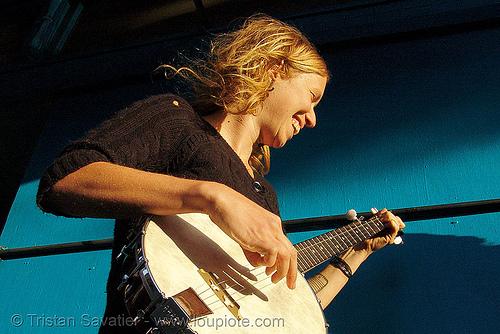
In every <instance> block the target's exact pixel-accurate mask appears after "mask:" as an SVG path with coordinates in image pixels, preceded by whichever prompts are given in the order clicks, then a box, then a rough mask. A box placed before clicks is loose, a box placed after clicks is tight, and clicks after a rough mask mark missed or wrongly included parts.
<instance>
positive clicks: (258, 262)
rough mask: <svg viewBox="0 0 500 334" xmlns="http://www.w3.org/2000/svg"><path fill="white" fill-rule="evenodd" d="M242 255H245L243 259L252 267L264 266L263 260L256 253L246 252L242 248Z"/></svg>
mask: <svg viewBox="0 0 500 334" xmlns="http://www.w3.org/2000/svg"><path fill="white" fill-rule="evenodd" d="M242 249H243V253H244V254H245V257H246V258H247V260H248V262H250V264H251V265H252V266H254V267H260V266H262V265H264V263H263V262H264V260H263V259H262V255H260V254H259V253H258V252H252V251H249V250H246V249H244V248H242Z"/></svg>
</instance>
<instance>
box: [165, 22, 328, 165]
mask: <svg viewBox="0 0 500 334" xmlns="http://www.w3.org/2000/svg"><path fill="white" fill-rule="evenodd" d="M160 68H162V69H166V68H169V69H172V70H174V72H175V74H181V75H182V76H183V77H184V78H187V79H189V80H190V81H191V83H192V85H193V87H194V89H195V92H196V102H195V103H194V107H195V109H196V110H197V111H198V112H199V113H200V114H202V115H207V114H211V113H213V112H215V111H217V110H220V109H223V110H225V111H226V112H228V113H234V114H242V113H243V114H245V113H248V114H255V112H256V110H257V107H258V106H259V104H260V103H262V101H264V100H265V99H266V97H267V96H268V94H269V90H270V89H271V85H272V77H271V76H270V75H269V71H270V70H271V69H273V70H275V71H277V72H279V73H280V75H282V76H285V77H286V76H289V77H290V76H293V74H294V72H306V73H315V74H319V75H321V76H323V77H326V78H327V79H328V78H329V73H328V70H327V67H326V63H325V61H324V60H323V59H322V58H321V56H320V55H319V53H318V51H317V50H316V49H315V48H314V46H313V45H312V44H311V43H310V42H309V41H308V40H307V38H306V37H305V36H304V35H303V34H302V33H301V32H300V31H299V30H298V29H296V28H295V27H292V26H290V25H288V24H286V23H284V22H282V21H279V20H276V19H274V18H271V17H269V16H266V15H263V14H257V15H254V16H251V17H250V18H248V19H247V20H246V21H245V22H244V24H243V25H242V27H241V28H240V29H237V30H235V31H232V32H229V33H224V34H220V35H217V36H216V37H215V38H214V39H213V40H212V42H211V45H210V50H209V52H208V53H207V58H206V59H199V60H197V61H196V62H194V63H193V64H192V65H191V66H189V67H181V68H179V69H176V68H174V67H172V66H170V65H163V66H160ZM249 163H250V165H251V166H252V168H253V169H254V171H256V172H259V173H261V174H266V173H267V172H268V171H269V166H270V150H269V147H267V146H266V145H262V144H257V145H255V147H254V151H253V153H252V156H251V157H250V161H249Z"/></svg>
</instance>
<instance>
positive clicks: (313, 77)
mask: <svg viewBox="0 0 500 334" xmlns="http://www.w3.org/2000/svg"><path fill="white" fill-rule="evenodd" d="M273 79H274V82H273V85H272V90H271V91H270V92H269V96H268V97H267V98H266V99H265V100H264V102H263V104H262V111H261V113H260V114H259V116H258V117H259V122H260V135H259V143H262V144H266V145H269V146H272V147H275V148H279V147H282V146H283V145H285V143H286V142H287V141H288V140H289V139H291V138H292V137H293V136H294V135H296V134H298V133H299V131H300V130H301V129H302V128H304V127H305V126H307V127H314V126H315V125H316V114H315V113H314V107H316V105H317V104H318V103H319V101H320V100H321V97H322V96H323V93H324V91H325V86H326V82H327V79H326V78H325V77H323V76H321V75H319V74H314V73H304V72H298V73H294V74H293V75H291V76H290V77H282V76H281V75H280V74H279V73H275V74H273Z"/></svg>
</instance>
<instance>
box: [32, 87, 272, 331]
mask: <svg viewBox="0 0 500 334" xmlns="http://www.w3.org/2000/svg"><path fill="white" fill-rule="evenodd" d="M97 161H106V162H111V163H115V164H118V165H123V166H126V167H131V168H136V169H140V170H144V171H148V172H154V173H163V174H169V175H172V176H177V177H181V178H189V179H196V180H205V181H215V182H219V183H223V184H225V185H227V186H229V187H231V188H233V189H234V190H236V191H238V192H240V193H241V194H243V195H245V196H246V197H248V198H250V199H251V200H253V201H254V202H256V203H257V204H259V205H261V206H262V207H264V208H266V209H267V210H269V211H271V212H273V213H275V214H278V215H279V209H278V202H277V199H276V194H275V192H274V189H273V188H272V187H271V185H270V184H269V183H268V182H267V181H266V180H265V179H264V177H262V176H260V175H258V174H257V173H256V174H255V179H253V178H252V177H251V176H250V175H249V174H248V172H247V170H246V168H245V165H244V164H243V162H242V161H241V160H240V158H239V156H238V155H237V154H236V152H234V151H233V149H232V148H231V147H230V146H229V145H228V143H227V142H226V141H225V140H224V139H223V138H222V137H221V136H220V134H219V133H218V132H217V130H215V129H214V128H213V127H212V126H211V125H210V124H209V123H208V122H206V121H205V120H204V119H203V118H201V117H200V116H199V115H198V114H197V113H196V112H195V111H194V110H193V108H192V107H191V105H189V103H188V102H186V101H185V100H183V99H182V98H180V97H178V96H175V95H171V94H165V95H157V96H153V97H150V98H147V99H145V100H142V101H140V102H137V103H135V104H133V105H132V106H131V107H130V108H127V109H124V110H122V111H120V112H119V113H118V114H117V115H115V116H114V117H113V118H111V119H110V120H108V121H106V122H104V123H103V124H102V125H101V126H99V127H98V128H96V129H94V130H92V131H90V132H89V133H88V134H87V135H86V136H85V137H84V138H82V139H80V140H78V141H75V142H73V143H71V144H69V145H68V146H67V147H66V148H65V149H64V150H63V151H62V152H61V154H60V156H59V157H58V158H57V159H56V160H55V161H54V163H53V164H52V165H51V166H49V168H48V169H47V170H46V172H45V174H44V175H43V177H42V178H41V180H40V185H39V189H38V194H37V204H38V205H39V207H40V208H41V209H42V210H44V211H46V212H51V213H54V214H57V215H61V213H60V212H57V211H56V210H55V209H53V208H51V207H50V205H49V203H47V202H46V201H44V194H45V193H46V192H47V191H49V190H50V188H51V187H52V186H53V185H54V184H55V183H56V182H57V181H59V180H60V179H62V178H63V177H65V176H66V175H68V174H70V173H72V172H74V171H76V170H78V169H79V168H81V167H84V166H86V165H88V164H90V163H92V162H97ZM136 222H137V219H130V220H117V222H116V224H115V231H114V246H113V252H112V263H111V270H110V275H109V278H108V284H107V306H106V313H105V317H108V318H109V317H118V316H121V317H127V316H128V315H127V311H126V308H125V304H124V302H123V297H122V296H121V294H120V293H119V292H118V291H117V287H118V285H119V284H120V282H121V278H122V275H123V274H124V273H123V272H122V269H121V263H119V262H118V261H116V260H115V259H116V256H117V255H118V253H119V252H120V250H121V248H122V247H123V246H124V245H125V244H127V235H128V234H129V232H130V230H133V229H137V227H138V226H137V225H136ZM115 331H116V332H120V333H128V332H129V331H130V332H135V329H134V328H130V327H127V326H125V328H123V327H122V328H116V327H109V328H104V327H101V330H100V333H114V332H115Z"/></svg>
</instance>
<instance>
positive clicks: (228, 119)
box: [204, 111, 258, 176]
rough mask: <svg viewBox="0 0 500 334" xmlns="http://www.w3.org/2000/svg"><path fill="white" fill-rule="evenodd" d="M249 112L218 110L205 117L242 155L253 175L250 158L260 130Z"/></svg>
mask: <svg viewBox="0 0 500 334" xmlns="http://www.w3.org/2000/svg"><path fill="white" fill-rule="evenodd" d="M252 118H253V116H252V115H249V114H244V115H236V114H231V113H226V112H222V111H221V112H217V113H214V114H211V115H208V116H204V119H205V120H206V121H207V122H209V123H210V124H211V125H212V126H213V127H214V128H215V129H216V130H217V131H218V132H219V133H220V135H221V136H222V138H224V140H225V141H226V142H227V143H228V144H229V146H231V148H232V149H233V150H234V151H235V152H236V154H237V155H238V156H239V157H240V159H241V161H242V162H243V164H244V165H245V166H246V167H247V170H248V172H249V173H250V174H251V175H252V176H253V171H252V169H251V168H250V165H249V163H248V160H249V159H250V155H251V154H252V151H253V146H254V143H255V142H256V141H257V137H258V131H257V129H256V127H255V124H254V122H253V119H252Z"/></svg>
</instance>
